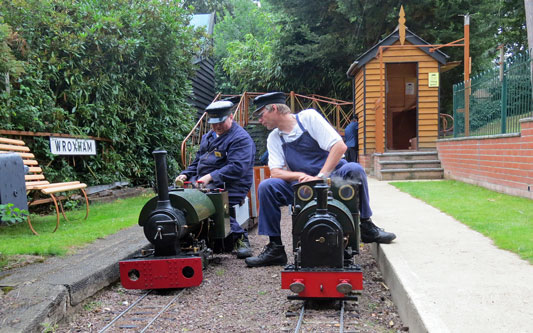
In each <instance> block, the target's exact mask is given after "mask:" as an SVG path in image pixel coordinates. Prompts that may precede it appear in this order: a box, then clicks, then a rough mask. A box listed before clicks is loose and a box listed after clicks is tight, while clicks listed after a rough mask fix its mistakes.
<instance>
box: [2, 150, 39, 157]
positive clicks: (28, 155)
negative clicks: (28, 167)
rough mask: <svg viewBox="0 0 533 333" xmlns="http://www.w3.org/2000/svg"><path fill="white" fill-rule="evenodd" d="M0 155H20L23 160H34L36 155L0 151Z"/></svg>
mask: <svg viewBox="0 0 533 333" xmlns="http://www.w3.org/2000/svg"><path fill="white" fill-rule="evenodd" d="M0 154H18V155H19V156H20V157H22V158H34V157H35V155H33V154H32V153H21V152H13V151H3V150H0Z"/></svg>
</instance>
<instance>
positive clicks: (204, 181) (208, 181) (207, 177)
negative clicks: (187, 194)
mask: <svg viewBox="0 0 533 333" xmlns="http://www.w3.org/2000/svg"><path fill="white" fill-rule="evenodd" d="M212 180H213V177H211V174H210V173H208V174H207V175H205V176H203V177H202V178H200V179H198V180H197V182H203V183H204V185H207V184H209V183H210V182H211V181H212Z"/></svg>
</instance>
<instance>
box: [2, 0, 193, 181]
mask: <svg viewBox="0 0 533 333" xmlns="http://www.w3.org/2000/svg"><path fill="white" fill-rule="evenodd" d="M179 3H180V1H156V0H153V1H144V0H137V1H131V0H129V1H128V0H113V1H108V0H85V1H76V0H70V1H69V0H48V1H46V0H41V1H38V0H0V4H1V7H0V69H2V68H8V69H9V68H13V70H10V71H9V72H10V83H9V85H8V86H6V84H5V83H4V81H5V80H4V76H5V75H4V74H3V73H0V77H1V78H2V80H0V123H1V125H0V128H2V129H13V130H25V131H37V132H55V133H66V134H73V135H89V136H96V137H103V138H108V139H111V141H112V142H111V143H110V144H108V143H104V144H103V145H102V144H101V143H99V145H98V150H99V151H98V155H97V156H96V157H76V158H75V160H74V163H73V160H72V158H66V157H64V156H63V157H62V156H53V155H51V154H50V153H49V152H48V143H47V138H36V139H35V140H30V143H29V144H30V145H31V146H32V147H31V148H32V150H33V152H34V153H36V154H37V158H38V159H39V160H40V162H41V164H43V165H45V166H46V169H45V174H46V175H47V177H48V178H51V180H62V181H64V180H69V179H72V178H76V179H79V180H82V181H85V182H87V183H89V184H102V183H108V182H111V181H116V180H121V179H124V178H127V179H129V180H130V181H132V182H133V183H146V182H147V180H148V179H152V178H153V162H152V157H151V152H152V150H154V149H156V148H164V149H166V150H167V151H169V166H170V168H171V173H176V172H177V169H178V164H177V161H178V160H179V156H178V155H179V145H180V143H181V141H182V140H183V138H184V135H186V134H187V132H188V131H189V130H190V128H191V126H192V115H193V114H194V111H193V110H192V108H191V106H190V105H189V104H188V103H187V99H188V96H190V94H191V85H190V81H189V79H188V78H189V77H191V73H192V71H193V65H192V58H193V56H194V55H195V54H196V53H197V52H198V51H199V49H200V48H199V47H198V43H199V42H198V40H199V39H200V37H201V36H200V33H199V32H197V31H194V30H193V28H192V27H189V25H188V23H189V21H190V18H191V15H190V12H189V10H188V9H184V8H181V6H180V5H179ZM2 27H3V28H2ZM2 45H3V46H4V47H2ZM6 45H7V46H8V47H7V48H6V47H5V46H6ZM20 64H22V68H23V69H22V70H20V69H19V70H15V65H20ZM103 151H105V153H104V154H103Z"/></svg>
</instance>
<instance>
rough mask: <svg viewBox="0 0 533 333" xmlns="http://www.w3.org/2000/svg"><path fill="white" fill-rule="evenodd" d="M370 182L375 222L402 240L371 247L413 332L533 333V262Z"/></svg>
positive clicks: (385, 186)
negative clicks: (499, 247) (532, 263)
mask: <svg viewBox="0 0 533 333" xmlns="http://www.w3.org/2000/svg"><path fill="white" fill-rule="evenodd" d="M369 185H370V191H371V193H370V195H371V198H370V200H371V206H372V209H373V211H374V217H373V220H374V222H375V223H376V224H377V225H378V226H380V227H383V228H385V229H386V230H390V231H393V232H395V233H396V234H397V236H398V238H397V239H396V241H395V242H394V243H393V244H390V245H382V246H374V247H373V250H374V253H375V255H376V256H377V259H378V262H379V265H380V268H381V271H382V272H383V274H384V277H385V279H386V282H387V283H388V285H389V287H390V288H391V291H392V295H393V300H394V302H395V303H396V305H397V306H398V309H399V312H400V316H401V317H402V320H403V321H404V323H405V324H406V325H408V326H409V327H410V332H425V331H429V332H454V333H457V332H500V333H501V332H533V265H531V264H530V263H529V262H527V261H524V260H522V259H520V258H519V257H518V256H517V255H516V254H514V253H511V252H508V251H504V250H500V249H498V248H497V247H495V246H494V245H493V242H492V241H491V240H490V239H489V238H487V237H485V236H483V235H482V234H480V233H478V232H476V231H473V230H472V229H470V228H468V227H467V226H465V225H463V224H461V223H459V222H458V221H457V220H455V219H454V218H452V217H450V216H448V215H446V214H444V213H442V212H440V211H439V210H437V209H435V208H433V207H431V206H428V205H426V204H425V203H423V202H422V201H420V200H418V199H415V198H413V197H411V196H410V195H408V194H405V193H402V192H400V191H399V190H397V189H396V188H395V187H393V186H392V185H390V184H388V183H386V182H380V181H377V180H374V179H369ZM458 199H459V200H460V198H458ZM509 222H510V223H512V221H509ZM532 227H533V221H532ZM532 241H533V240H532Z"/></svg>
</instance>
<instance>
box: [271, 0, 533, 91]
mask: <svg viewBox="0 0 533 333" xmlns="http://www.w3.org/2000/svg"><path fill="white" fill-rule="evenodd" d="M265 1H266V2H267V3H268V4H269V5H270V6H268V8H270V9H271V10H273V9H276V10H278V11H280V12H281V14H279V15H277V16H276V17H277V18H278V24H279V25H281V26H283V30H282V36H281V38H280V42H279V43H278V44H276V48H275V50H274V52H275V54H276V57H277V58H278V59H280V62H281V69H282V72H283V73H284V74H285V80H286V81H284V82H282V83H281V85H282V86H283V87H285V89H286V90H295V91H299V92H307V93H311V92H312V93H320V94H323V95H328V96H332V97H338V98H341V99H348V100H349V99H351V92H350V90H351V89H350V87H351V84H350V82H349V81H348V80H347V78H346V74H345V73H346V70H347V69H348V67H349V66H350V64H351V63H352V62H353V61H354V60H355V59H356V58H357V57H358V56H359V55H360V54H362V52H364V51H366V50H368V49H369V48H370V47H372V46H373V45H375V44H376V43H378V42H379V40H380V39H382V38H383V37H385V36H386V35H388V34H389V33H391V32H392V31H393V30H394V29H395V27H396V26H397V24H398V23H397V20H398V12H399V9H400V5H401V3H400V2H398V1H396V0H382V1H379V2H376V1H363V0H305V1H304V0H265ZM403 4H404V8H405V11H406V19H407V23H406V25H407V26H408V27H409V29H410V30H411V31H413V32H415V33H416V34H418V35H419V36H420V37H422V38H423V39H425V40H426V41H428V42H430V43H436V44H437V43H448V42H451V41H454V40H457V39H459V38H461V37H462V36H463V20H462V18H461V17H459V16H460V15H461V14H466V13H470V14H471V18H472V19H471V43H472V44H471V55H472V58H473V71H474V72H475V71H476V70H479V69H482V68H485V67H486V66H487V65H488V64H490V62H491V61H493V60H494V59H495V58H496V53H497V49H496V47H497V46H498V45H499V44H502V43H505V44H506V45H507V48H508V50H511V51H512V50H515V49H519V48H521V47H523V45H524V41H525V39H524V37H525V30H524V24H523V22H524V11H523V2H522V0H506V1H498V2H492V1H482V0H473V1H466V0H422V1H404V2H403ZM443 51H444V52H446V53H448V54H449V55H451V58H452V60H455V59H456V60H459V59H462V49H461V48H458V47H454V48H445V49H443ZM446 75H447V77H446V82H453V83H455V82H459V81H462V77H461V75H462V70H461V69H459V68H458V69H455V70H452V71H450V73H447V74H446ZM444 89H447V90H449V91H451V84H450V88H445V87H443V90H444Z"/></svg>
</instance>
